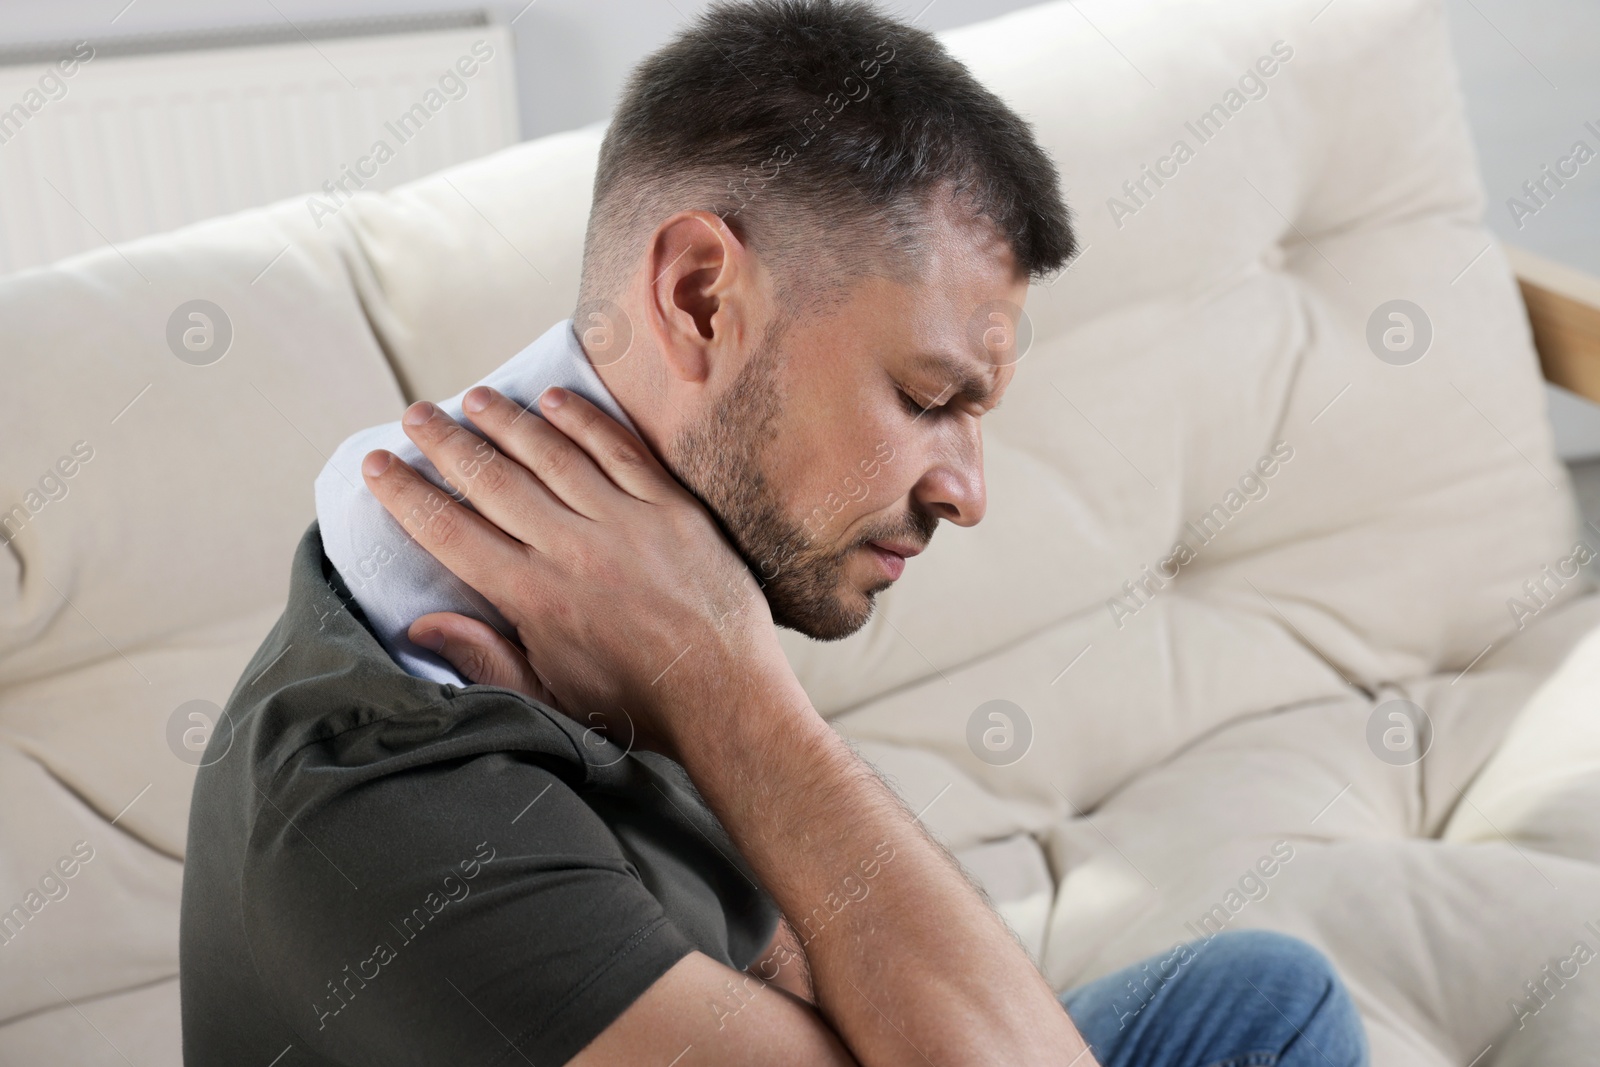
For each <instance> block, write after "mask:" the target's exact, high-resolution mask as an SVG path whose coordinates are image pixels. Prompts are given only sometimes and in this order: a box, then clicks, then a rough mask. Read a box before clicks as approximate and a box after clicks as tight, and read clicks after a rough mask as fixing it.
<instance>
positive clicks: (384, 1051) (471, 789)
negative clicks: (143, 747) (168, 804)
mask: <svg viewBox="0 0 1600 1067" xmlns="http://www.w3.org/2000/svg"><path fill="white" fill-rule="evenodd" d="M224 710H225V715H224V717H223V720H222V721H221V722H220V723H219V724H218V725H217V727H216V728H215V729H214V730H213V733H212V737H211V739H210V742H209V744H208V747H207V749H206V754H205V757H204V761H203V765H202V766H201V768H200V770H199V772H198V775H197V777H196V780H195V788H194V799H193V806H192V808H191V811H190V816H189V841H188V853H187V859H186V863H185V867H184V880H183V909H182V920H181V928H180V954H181V987H182V1004H183V1045H184V1062H185V1063H186V1064H187V1065H188V1067H213V1065H215V1067H222V1065H227V1067H236V1065H238V1064H257V1065H259V1067H266V1065H268V1064H276V1065H277V1067H300V1065H306V1064H314V1065H331V1064H342V1065H346V1067H366V1065H374V1067H376V1065H384V1067H392V1065H395V1064H402V1063H403V1064H485V1065H489V1064H494V1065H500V1064H525V1063H528V1062H532V1063H534V1064H537V1065H538V1067H547V1065H548V1067H554V1065H556V1064H561V1063H564V1062H566V1061H567V1060H568V1059H570V1058H571V1057H572V1056H573V1055H575V1054H576V1053H577V1052H578V1051H579V1050H581V1049H582V1048H583V1047H584V1046H585V1045H586V1044H588V1043H589V1041H590V1040H592V1039H593V1038H594V1037H595V1036H596V1035H598V1034H599V1033H600V1032H601V1031H602V1030H604V1029H605V1028H606V1026H607V1025H609V1024H610V1023H611V1022H612V1020H614V1019H615V1018H616V1017H617V1016H618V1015H620V1014H621V1013H622V1012H623V1010H624V1009H626V1008H627V1006H628V1005H629V1004H631V1003H632V1002H633V1001H634V999H635V998H637V997H638V996H639V995H640V994H641V993H643V992H644V990H645V989H647V988H648V987H649V986H650V985H651V984H652V983H653V982H654V981H655V980H656V979H657V978H659V977H660V976H661V975H662V974H663V973H664V972H665V971H666V970H667V969H668V968H669V967H671V966H672V965H673V964H674V963H676V962H677V961H678V960H679V959H681V958H682V957H683V956H685V955H687V954H688V953H689V952H691V951H693V950H699V951H700V952H703V953H705V954H706V955H708V956H711V957H712V958H714V959H717V960H720V961H722V962H724V963H726V964H728V965H730V966H732V967H735V968H739V969H743V968H745V967H747V966H749V965H750V963H751V962H752V961H753V960H754V958H755V957H756V956H757V954H758V953H760V952H761V950H762V949H763V948H765V947H766V945H767V944H768V942H769V941H770V940H771V938H772V935H773V933H774V931H775V929H776V926H777V917H778V912H777V909H776V907H775V905H774V904H773V902H772V900H771V898H770V897H769V896H768V895H767V894H766V893H765V892H764V891H763V890H762V889H761V887H760V886H759V885H758V884H757V882H756V880H755V876H754V875H753V874H752V873H751V871H750V870H749V868H748V867H747V866H746V864H745V863H744V861H743V859H742V858H741V857H740V856H739V854H738V852H737V850H736V849H735V848H734V846H733V844H732V843H731V842H730V841H729V839H728V837H727V835H726V833H725V832H724V831H723V829H722V827H721V826H720V824H719V823H718V822H717V820H716V818H715V816H714V815H713V814H712V813H711V812H710V810H709V809H707V808H706V806H705V804H704V802H703V801H702V800H701V799H700V797H699V795H698V794H697V793H696V792H695V790H694V787H693V785H692V784H691V783H690V781H689V778H688V775H687V774H686V773H685V772H684V771H683V769H682V768H681V767H680V766H678V765H677V764H676V763H674V762H672V761H671V760H668V759H666V758H664V757H661V756H659V755H655V754H653V753H645V752H630V751H628V748H627V745H626V741H627V739H626V738H621V739H618V740H617V741H615V742H614V741H613V740H611V739H608V738H607V737H605V736H603V735H602V734H600V733H597V732H595V731H592V730H587V729H585V727H584V726H582V725H581V724H579V723H578V722H576V721H574V720H572V719H569V718H567V717H566V716H565V715H562V714H560V713H559V712H557V711H555V710H554V709H551V708H549V707H546V706H545V705H543V704H540V703H538V702H536V701H533V700H531V699H529V698H527V697H525V696H523V695H521V694H519V693H515V692H512V691H510V690H506V689H500V688H496V687H492V686H468V687H466V688H461V687H458V686H453V685H441V684H438V683H434V682H430V681H426V680H423V679H419V678H415V677H412V676H411V675H409V674H407V673H405V672H404V671H402V670H401V669H400V668H399V667H398V666H397V665H396V664H395V663H394V662H393V661H392V660H391V659H390V657H389V655H388V654H387V653H386V652H385V651H384V650H383V648H382V647H381V646H380V645H379V644H378V642H377V640H376V639H375V638H374V637H373V636H372V633H371V632H370V631H369V630H368V629H367V628H366V626H365V625H364V622H363V620H362V619H361V617H360V615H359V608H356V607H355V605H354V603H353V602H352V601H351V600H350V596H349V592H348V590H347V589H346V588H345V587H344V585H343V583H342V582H341V581H340V579H339V576H338V574H337V573H336V572H335V571H334V570H333V568H332V567H331V566H330V565H329V564H328V562H327V560H326V557H325V556H324V555H323V552H322V543H321V536H320V533H319V531H318V528H317V526H316V524H314V523H313V524H312V526H311V528H310V529H309V530H308V531H307V532H306V534H305V536H304V537H303V538H302V539H301V542H300V545H299V548H298V549H297V551H296V553H295V558H294V562H293V567H292V572H291V580H290V593H289V602H288V606H287V608H286V609H285V611H284V614H283V617H282V619H280V620H279V621H278V623H277V625H276V626H275V627H274V628H273V630H272V632H271V633H270V634H269V635H268V636H267V639H266V641H265V643H264V644H263V645H262V646H261V649H260V650H259V651H258V652H257V653H256V655H255V658H254V659H253V660H252V661H251V662H250V665H249V667H248V668H247V669H246V670H245V673H244V675H243V677H241V678H240V680H239V682H238V685H237V686H236V688H235V690H234V692H233V695H232V696H231V697H230V698H229V701H228V705H227V707H226V708H225V709H224ZM280 1056H281V1059H279V1058H278V1057H280ZM667 1058H669V1059H670V1056H669V1057H667Z"/></svg>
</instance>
